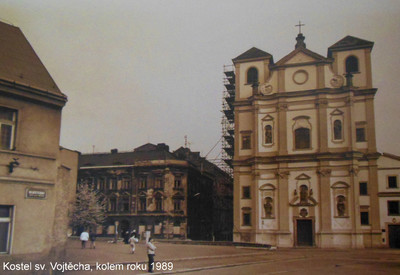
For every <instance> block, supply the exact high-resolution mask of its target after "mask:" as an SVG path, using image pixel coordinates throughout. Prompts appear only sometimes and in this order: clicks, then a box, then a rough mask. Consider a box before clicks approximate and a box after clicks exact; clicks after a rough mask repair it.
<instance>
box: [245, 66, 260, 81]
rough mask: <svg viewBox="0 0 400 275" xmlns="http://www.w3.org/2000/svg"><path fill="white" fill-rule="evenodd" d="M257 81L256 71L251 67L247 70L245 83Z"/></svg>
mask: <svg viewBox="0 0 400 275" xmlns="http://www.w3.org/2000/svg"><path fill="white" fill-rule="evenodd" d="M253 83H258V71H257V69H256V68H254V67H252V68H250V69H249V70H248V71H247V84H253Z"/></svg>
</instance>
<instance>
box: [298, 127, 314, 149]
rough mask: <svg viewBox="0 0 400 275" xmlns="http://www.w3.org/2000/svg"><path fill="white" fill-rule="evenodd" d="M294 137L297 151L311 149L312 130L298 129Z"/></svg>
mask: <svg viewBox="0 0 400 275" xmlns="http://www.w3.org/2000/svg"><path fill="white" fill-rule="evenodd" d="M294 136H295V137H294V139H295V147H296V149H309V148H311V143H310V129H307V128H298V129H296V130H295V131H294Z"/></svg>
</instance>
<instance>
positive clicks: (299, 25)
mask: <svg viewBox="0 0 400 275" xmlns="http://www.w3.org/2000/svg"><path fill="white" fill-rule="evenodd" d="M301 26H305V24H301V21H299V24H298V25H295V27H299V33H301Z"/></svg>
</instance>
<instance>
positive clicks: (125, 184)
mask: <svg viewBox="0 0 400 275" xmlns="http://www.w3.org/2000/svg"><path fill="white" fill-rule="evenodd" d="M130 188H131V180H130V179H128V178H124V179H123V180H122V189H123V190H129V189H130Z"/></svg>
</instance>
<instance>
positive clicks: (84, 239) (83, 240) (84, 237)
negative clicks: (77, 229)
mask: <svg viewBox="0 0 400 275" xmlns="http://www.w3.org/2000/svg"><path fill="white" fill-rule="evenodd" d="M79 239H80V240H81V245H82V249H83V248H85V247H86V242H87V241H88V240H89V233H87V232H86V230H83V232H82V233H81V236H80V237H79Z"/></svg>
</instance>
